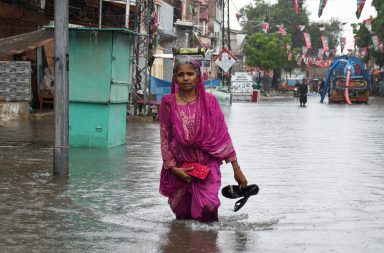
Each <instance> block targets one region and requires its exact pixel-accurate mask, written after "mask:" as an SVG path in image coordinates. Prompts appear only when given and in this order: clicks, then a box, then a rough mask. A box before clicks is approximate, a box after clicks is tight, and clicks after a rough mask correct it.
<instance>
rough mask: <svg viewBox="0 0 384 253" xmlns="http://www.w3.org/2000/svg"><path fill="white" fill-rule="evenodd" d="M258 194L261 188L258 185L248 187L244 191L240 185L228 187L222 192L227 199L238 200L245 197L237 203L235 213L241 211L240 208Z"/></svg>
mask: <svg viewBox="0 0 384 253" xmlns="http://www.w3.org/2000/svg"><path fill="white" fill-rule="evenodd" d="M258 193H259V187H258V186H257V185H256V184H251V185H248V186H247V187H245V188H244V189H241V188H240V186H238V185H227V186H225V187H224V188H223V189H222V190H221V194H223V196H224V197H226V198H230V199H237V198H241V197H243V198H242V199H240V200H238V201H236V203H235V207H234V211H235V212H237V211H239V210H240V208H242V207H243V206H244V205H245V203H247V201H248V198H249V197H251V196H252V195H256V194H258Z"/></svg>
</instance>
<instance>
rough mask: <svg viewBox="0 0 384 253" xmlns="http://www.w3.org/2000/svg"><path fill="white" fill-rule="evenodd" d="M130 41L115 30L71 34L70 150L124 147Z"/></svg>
mask: <svg viewBox="0 0 384 253" xmlns="http://www.w3.org/2000/svg"><path fill="white" fill-rule="evenodd" d="M131 40H132V37H131V36H130V35H129V34H127V33H124V32H121V31H117V30H107V29H101V30H96V29H92V30H86V29H81V30H76V29H71V30H70V39H69V41H70V44H69V101H70V105H69V122H70V136H69V137H70V139H69V142H70V145H71V146H72V147H100V148H103V147H110V146H116V145H119V144H124V143H125V136H126V114H127V103H128V101H129V92H130V78H131V76H130V56H131Z"/></svg>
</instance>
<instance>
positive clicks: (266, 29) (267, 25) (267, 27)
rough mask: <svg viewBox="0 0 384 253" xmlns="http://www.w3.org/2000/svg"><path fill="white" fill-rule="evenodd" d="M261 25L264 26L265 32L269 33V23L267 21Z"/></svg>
mask: <svg viewBox="0 0 384 253" xmlns="http://www.w3.org/2000/svg"><path fill="white" fill-rule="evenodd" d="M261 27H262V28H263V31H264V33H268V29H269V24H268V23H266V22H263V23H261Z"/></svg>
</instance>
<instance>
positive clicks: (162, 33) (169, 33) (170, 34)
mask: <svg viewBox="0 0 384 253" xmlns="http://www.w3.org/2000/svg"><path fill="white" fill-rule="evenodd" d="M158 31H159V33H160V36H165V37H170V38H177V33H176V32H174V31H172V30H168V29H163V28H159V29H158Z"/></svg>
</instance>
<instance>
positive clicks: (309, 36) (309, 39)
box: [303, 33, 311, 48]
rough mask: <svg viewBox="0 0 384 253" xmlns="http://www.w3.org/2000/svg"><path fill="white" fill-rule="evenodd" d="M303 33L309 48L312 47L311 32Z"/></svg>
mask: <svg viewBox="0 0 384 253" xmlns="http://www.w3.org/2000/svg"><path fill="white" fill-rule="evenodd" d="M303 34H304V39H305V44H306V45H307V48H311V35H309V33H303Z"/></svg>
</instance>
